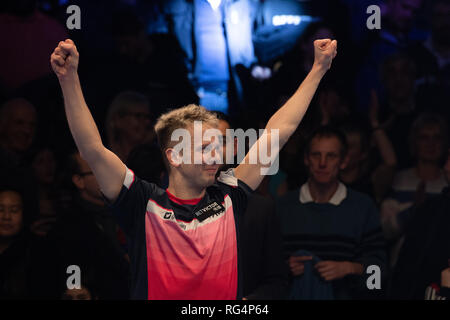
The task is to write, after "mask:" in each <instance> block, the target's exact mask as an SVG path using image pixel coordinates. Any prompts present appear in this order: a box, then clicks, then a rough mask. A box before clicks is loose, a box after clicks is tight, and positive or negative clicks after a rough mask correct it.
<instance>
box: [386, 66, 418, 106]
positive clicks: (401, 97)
mask: <svg viewBox="0 0 450 320" xmlns="http://www.w3.org/2000/svg"><path fill="white" fill-rule="evenodd" d="M385 72H386V76H385V79H384V82H385V86H386V89H387V92H388V96H389V99H390V100H391V101H394V102H396V101H399V102H402V101H405V100H408V99H410V98H411V97H412V96H413V95H414V70H413V67H412V65H411V63H410V62H409V61H408V60H405V59H396V60H394V61H390V62H389V63H388V64H387V65H386V69H385ZM393 107H394V108H395V106H393Z"/></svg>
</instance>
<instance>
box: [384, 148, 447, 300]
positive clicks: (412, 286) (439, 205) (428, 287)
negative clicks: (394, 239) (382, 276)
mask: <svg viewBox="0 0 450 320" xmlns="http://www.w3.org/2000/svg"><path fill="white" fill-rule="evenodd" d="M445 168H447V169H448V170H449V171H450V152H449V153H448V155H447V162H446V166H445ZM449 183H450V179H448V180H447V186H448V184H449ZM449 208H450V188H448V187H447V188H445V189H444V190H443V191H442V192H441V193H440V194H438V195H434V196H431V197H429V198H428V199H427V200H425V202H423V203H422V204H421V205H419V206H417V207H416V208H415V209H414V210H413V214H412V216H411V219H410V222H409V224H408V226H407V228H406V230H405V240H404V243H403V246H402V248H401V250H400V253H399V257H398V262H397V265H396V266H395V270H394V273H393V277H392V284H391V289H390V294H389V295H390V297H391V298H394V299H409V300H410V299H419V300H423V299H424V298H425V299H431V298H433V297H432V295H433V293H434V294H439V295H446V296H447V299H448V298H450V296H449V294H448V292H449V291H450V290H449V289H450V283H449V282H450V277H449V270H450V269H449V268H448V267H449V262H450V215H449V212H450V211H449ZM439 285H441V286H442V287H443V288H441V290H439ZM444 288H445V289H444ZM439 291H441V292H439ZM445 291H446V293H445Z"/></svg>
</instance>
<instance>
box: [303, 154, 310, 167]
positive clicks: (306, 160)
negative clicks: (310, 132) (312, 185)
mask: <svg viewBox="0 0 450 320" xmlns="http://www.w3.org/2000/svg"><path fill="white" fill-rule="evenodd" d="M303 163H304V164H305V167H309V159H308V154H307V153H306V152H305V153H304V154H303Z"/></svg>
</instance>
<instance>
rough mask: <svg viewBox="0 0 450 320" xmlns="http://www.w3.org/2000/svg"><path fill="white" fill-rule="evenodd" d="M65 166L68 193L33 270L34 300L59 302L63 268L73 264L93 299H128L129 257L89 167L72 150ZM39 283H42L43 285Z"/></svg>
mask: <svg viewBox="0 0 450 320" xmlns="http://www.w3.org/2000/svg"><path fill="white" fill-rule="evenodd" d="M66 164H67V170H66V172H67V176H66V180H67V181H66V182H67V183H68V184H71V186H72V189H71V191H70V197H65V199H67V200H65V201H63V202H62V205H61V206H60V208H59V210H60V212H58V220H57V221H56V224H55V226H54V227H53V228H52V229H51V230H50V231H49V232H48V234H47V237H46V239H45V243H44V245H43V249H42V253H41V254H40V257H42V259H41V260H42V261H41V263H40V264H39V266H38V267H37V271H36V272H39V273H36V274H40V276H39V277H35V278H41V279H42V280H40V279H35V280H34V281H35V282H36V283H34V285H33V288H34V297H35V298H39V299H59V298H60V297H61V283H62V284H65V283H66V281H67V279H68V277H69V276H70V274H67V268H68V267H69V266H71V265H77V266H79V268H80V271H81V276H82V277H84V276H86V274H87V273H88V272H89V274H90V276H91V283H90V285H91V287H90V289H91V290H94V291H95V292H96V296H97V297H98V299H102V300H109V299H127V298H128V295H129V293H128V292H129V289H128V256H127V255H126V253H125V250H124V248H123V247H122V245H121V243H120V241H119V234H120V233H119V229H118V226H117V223H116V221H115V219H114V217H113V216H112V213H111V212H110V211H109V209H108V208H107V207H106V206H105V205H104V201H103V200H102V197H101V193H100V190H99V185H98V183H97V179H96V178H95V176H94V173H93V172H92V170H91V168H90V167H89V165H88V163H87V162H86V161H85V160H84V159H83V158H82V157H81V156H80V154H79V153H78V152H77V151H75V152H72V153H70V154H69V156H68V159H67V161H66ZM39 281H45V282H44V283H45V285H44V283H43V284H40V283H39ZM63 291H64V290H63Z"/></svg>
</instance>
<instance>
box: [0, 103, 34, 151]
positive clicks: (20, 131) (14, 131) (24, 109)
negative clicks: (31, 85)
mask: <svg viewBox="0 0 450 320" xmlns="http://www.w3.org/2000/svg"><path fill="white" fill-rule="evenodd" d="M8 104H9V105H8V107H7V108H8V111H7V112H6V114H7V116H6V117H5V119H4V121H2V126H3V127H2V128H0V130H2V142H3V145H4V146H5V147H6V148H7V149H9V150H11V151H14V152H17V153H23V152H25V151H26V150H28V148H29V147H30V146H31V144H32V142H33V139H34V135H35V131H36V122H37V117H36V110H35V109H34V107H33V105H31V104H30V103H29V102H28V101H26V100H24V99H15V100H12V101H10V102H8Z"/></svg>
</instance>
